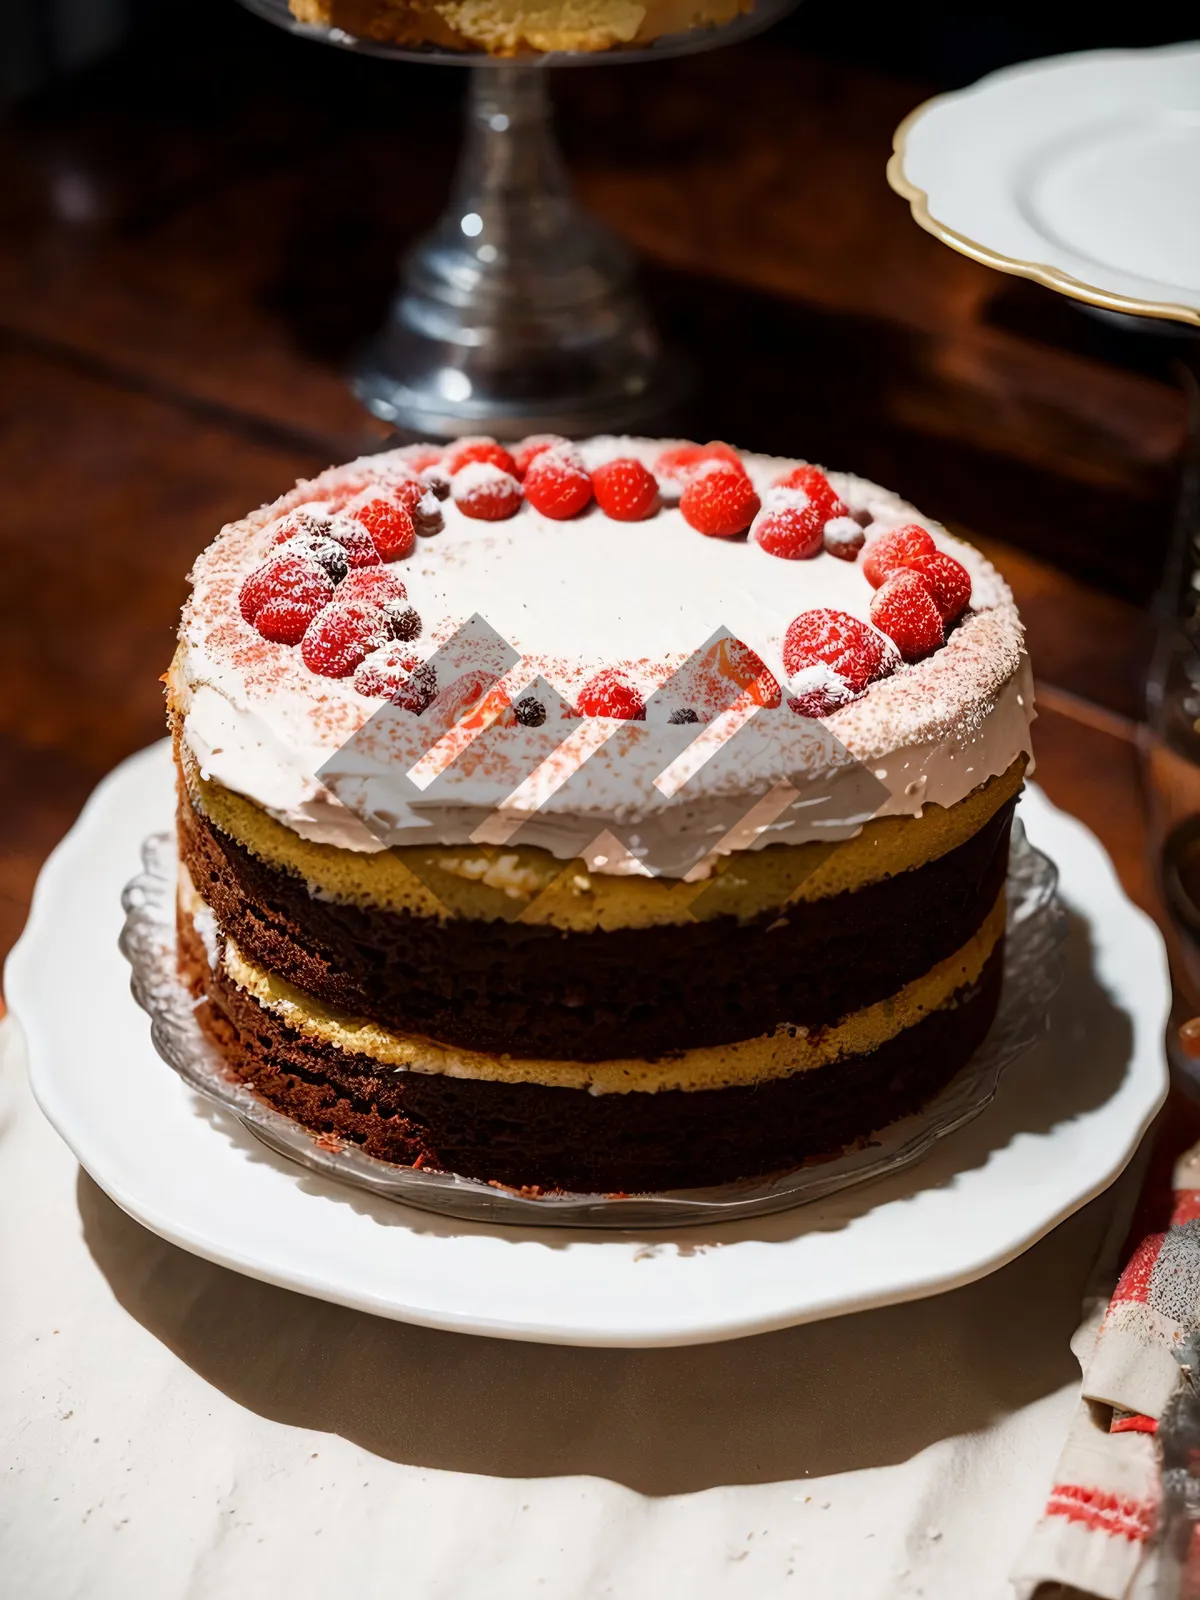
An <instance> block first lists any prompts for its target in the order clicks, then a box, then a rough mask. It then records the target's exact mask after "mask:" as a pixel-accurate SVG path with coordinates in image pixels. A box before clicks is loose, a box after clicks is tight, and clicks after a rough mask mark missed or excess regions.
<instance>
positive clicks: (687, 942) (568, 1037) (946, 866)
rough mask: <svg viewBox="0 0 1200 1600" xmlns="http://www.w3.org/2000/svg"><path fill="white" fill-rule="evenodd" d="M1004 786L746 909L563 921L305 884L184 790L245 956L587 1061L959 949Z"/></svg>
mask: <svg viewBox="0 0 1200 1600" xmlns="http://www.w3.org/2000/svg"><path fill="white" fill-rule="evenodd" d="M1012 808H1013V803H1012V802H1010V803H1008V804H1006V805H1004V806H1003V807H1001V809H1000V810H999V811H998V812H997V813H996V815H995V816H993V817H992V818H991V819H990V820H989V821H988V822H987V823H986V824H985V826H984V827H982V828H981V829H980V830H979V831H978V833H976V834H975V835H974V836H973V837H972V838H970V839H969V840H968V841H967V843H966V844H964V845H961V846H960V847H959V848H958V849H957V850H953V851H951V852H949V853H948V854H947V855H945V856H942V857H939V858H938V859H936V860H934V861H931V862H928V863H927V864H926V865H925V866H923V867H920V868H917V869H915V870H913V871H909V872H905V873H902V874H899V875H898V876H896V877H894V878H889V879H883V880H882V881H880V882H878V883H875V884H872V885H869V886H868V887H866V888H864V889H860V890H857V891H855V892H854V893H847V894H840V895H833V896H829V897H828V898H826V899H823V900H817V901H811V902H798V903H796V904H794V905H792V906H789V907H788V908H787V911H786V913H785V915H783V916H780V915H778V914H777V913H775V912H771V913H768V914H766V915H764V916H762V917H759V918H757V919H755V920H753V921H749V922H742V921H739V920H738V919H737V918H735V917H716V918H712V919H710V920H707V921H704V922H692V923H690V924H678V925H675V926H671V927H648V928H626V929H615V930H610V931H588V932H563V931H561V930H559V929H555V928H549V927H544V926H533V927H530V926H527V925H525V924H522V923H519V922H518V923H506V922H500V921H494V922H484V921H480V920H473V919H467V918H462V919H449V920H445V921H438V920H437V919H434V918H431V917H418V916H413V915H408V914H404V913H397V912H393V911H382V910H373V909H370V908H367V907H361V906H354V905H344V904H339V903H337V902H334V901H331V900H327V899H317V898H314V897H313V896H312V895H310V894H309V892H308V889H307V887H306V886H305V884H304V883H303V882H302V881H301V880H300V879H298V878H296V877H294V876H293V875H291V874H290V873H286V872H283V871H280V870H279V869H277V868H275V867H271V866H268V865H266V864H265V863H264V862H262V861H260V860H259V859H258V858H256V857H255V856H253V855H251V854H250V852H249V851H247V850H246V849H244V848H243V847H242V846H241V845H239V844H238V843H236V842H235V841H234V840H232V839H231V838H229V837H228V836H227V835H225V834H223V833H221V832H220V831H219V830H218V829H216V828H214V827H213V826H212V825H211V824H210V823H209V822H208V821H207V820H206V819H205V818H203V817H202V816H200V815H199V814H198V813H197V812H196V811H195V810H194V809H193V808H192V806H191V805H190V804H189V802H188V801H187V799H186V797H183V798H181V802H180V851H181V855H182V858H183V861H184V863H185V865H186V867H187V869H188V872H189V874H190V876H191V879H192V882H193V883H194V884H195V886H196V889H197V891H198V892H199V893H200V895H201V896H202V897H203V899H204V900H205V901H206V902H207V903H208V905H210V906H211V907H212V909H213V912H214V913H215V915H216V917H217V920H218V922H219V924H220V925H221V927H222V928H223V929H224V931H225V932H226V933H227V934H228V935H229V937H230V938H232V939H233V941H234V942H235V944H236V945H237V946H238V948H239V949H240V950H241V951H242V952H243V953H244V954H245V955H246V956H247V957H249V958H250V959H251V960H253V961H255V962H257V963H259V964H260V965H261V966H263V967H265V968H267V970H268V971H270V972H273V973H276V974H277V975H279V976H280V977H283V978H286V979H287V980H288V982H290V983H293V984H295V985H296V986H297V987H298V988H300V989H303V990H306V991H307V992H308V993H309V994H311V995H314V996H315V997H316V998H317V999H319V1000H321V1001H323V1002H325V1003H326V1004H328V1005H333V1006H337V1007H339V1008H341V1009H342V1010H344V1011H348V1012H352V1013H355V1014H356V1015H360V1016H363V1017H365V1018H367V1019H369V1020H371V1021H374V1022H379V1023H381V1024H383V1025H384V1026H385V1027H389V1028H393V1029H396V1030H399V1031H401V1032H410V1033H419V1034H424V1035H426V1036H428V1037H431V1038H434V1039H439V1040H443V1041H445V1042H447V1043H450V1044H456V1045H460V1046H462V1047H464V1048H466V1049H472V1050H483V1051H491V1052H497V1053H500V1052H503V1053H508V1054H514V1055H526V1056H548V1057H555V1058H568V1059H572V1060H580V1061H599V1060H604V1059H607V1058H611V1057H615V1056H655V1055H663V1054H667V1053H670V1052H672V1051H678V1050H687V1049H693V1048H696V1047H699V1046H704V1045H720V1044H726V1043H732V1042H734V1041H736V1040H740V1039H746V1038H751V1037H755V1036H757V1035H759V1034H764V1033H769V1032H771V1031H772V1030H773V1029H774V1028H775V1027H776V1026H777V1025H778V1024H779V1023H781V1022H789V1023H797V1024H802V1025H804V1026H807V1027H818V1026H822V1025H825V1024H828V1023H832V1022H836V1021H837V1020H838V1019H839V1018H841V1017H842V1016H844V1015H846V1014H847V1013H849V1012H853V1011H857V1010H860V1009H861V1008H862V1007H864V1006H867V1005H870V1004H872V1003H873V1002H874V1001H876V1000H880V999H883V998H885V997H886V996H888V995H891V994H894V993H895V992H896V991H897V990H898V989H899V988H901V987H902V986H903V985H904V984H905V983H907V982H909V981H910V980H911V979H913V978H916V977H918V976H920V975H921V974H922V973H924V972H926V971H928V970H929V968H930V967H932V966H934V965H935V964H936V963H937V962H938V961H940V960H942V959H944V958H945V957H947V956H949V955H951V954H952V953H953V952H954V951H955V950H957V949H959V948H960V947H961V946H962V945H963V944H964V943H965V942H966V941H967V940H968V939H969V938H970V937H971V936H972V934H973V933H975V931H976V930H977V929H978V928H979V926H980V924H981V923H982V922H983V920H984V918H985V917H986V915H987V914H988V912H989V911H990V909H991V908H992V906H993V905H994V904H995V901H996V897H997V895H998V894H999V892H1000V889H1001V886H1002V885H1003V882H1004V878H1005V873H1006V869H1007V862H1008V838H1009V829H1010V826H1011V820H1012Z"/></svg>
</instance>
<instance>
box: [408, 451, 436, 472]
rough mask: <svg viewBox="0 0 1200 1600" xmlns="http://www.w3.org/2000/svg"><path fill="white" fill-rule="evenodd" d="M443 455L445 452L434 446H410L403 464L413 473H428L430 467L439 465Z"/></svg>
mask: <svg viewBox="0 0 1200 1600" xmlns="http://www.w3.org/2000/svg"><path fill="white" fill-rule="evenodd" d="M444 454H445V451H444V450H440V449H439V448H438V446H437V445H435V444H430V445H410V446H409V450H408V453H407V454H406V455H405V457H404V462H405V465H406V466H407V467H409V468H410V469H411V470H412V471H413V472H428V470H429V468H430V467H436V466H439V465H440V464H441V460H442V457H443V455H444Z"/></svg>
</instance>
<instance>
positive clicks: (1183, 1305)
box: [1013, 1144, 1200, 1600]
mask: <svg viewBox="0 0 1200 1600" xmlns="http://www.w3.org/2000/svg"><path fill="white" fill-rule="evenodd" d="M1171 1187H1172V1190H1173V1205H1172V1209H1171V1217H1170V1224H1169V1226H1168V1227H1167V1228H1166V1230H1165V1231H1164V1232H1161V1233H1151V1234H1149V1235H1147V1236H1146V1237H1145V1238H1143V1239H1142V1242H1141V1243H1140V1244H1139V1245H1138V1246H1137V1248H1136V1249H1135V1250H1134V1252H1133V1254H1132V1256H1131V1257H1130V1258H1129V1261H1128V1264H1127V1266H1126V1267H1125V1270H1124V1271H1123V1272H1122V1273H1121V1275H1120V1278H1119V1279H1118V1281H1117V1285H1116V1288H1115V1289H1114V1290H1112V1293H1111V1296H1107V1295H1106V1294H1105V1292H1104V1285H1103V1284H1101V1285H1100V1286H1098V1287H1097V1289H1096V1292H1094V1293H1092V1294H1090V1295H1089V1298H1088V1300H1087V1302H1085V1307H1084V1320H1083V1322H1082V1323H1081V1324H1080V1327H1079V1329H1078V1330H1077V1332H1076V1334H1075V1337H1074V1339H1073V1340H1072V1341H1071V1348H1072V1349H1073V1350H1074V1352H1075V1354H1076V1356H1077V1357H1078V1360H1079V1364H1080V1366H1081V1367H1082V1369H1083V1392H1082V1395H1081V1397H1080V1402H1079V1409H1078V1411H1077V1412H1076V1415H1075V1419H1074V1422H1073V1423H1072V1426H1071V1429H1070V1432H1069V1433H1068V1435H1067V1440H1066V1443H1065V1445H1064V1446H1063V1451H1062V1454H1061V1456H1060V1457H1059V1461H1058V1467H1057V1469H1056V1471H1055V1474H1054V1483H1053V1487H1052V1488H1051V1490H1050V1495H1049V1498H1048V1500H1047V1502H1046V1508H1045V1510H1044V1512H1043V1513H1042V1516H1041V1519H1040V1521H1039V1522H1038V1523H1037V1525H1036V1527H1035V1528H1034V1530H1033V1533H1032V1535H1031V1536H1030V1538H1029V1541H1028V1543H1027V1544H1026V1546H1025V1549H1024V1551H1023V1552H1022V1556H1021V1559H1020V1561H1019V1562H1018V1565H1017V1569H1016V1571H1015V1572H1014V1573H1013V1583H1014V1585H1015V1587H1016V1590H1017V1593H1018V1595H1019V1596H1020V1597H1021V1600H1031V1597H1033V1596H1034V1595H1035V1594H1037V1593H1038V1592H1039V1590H1040V1589H1041V1586H1043V1585H1046V1586H1047V1588H1048V1592H1050V1593H1061V1588H1055V1586H1056V1585H1057V1586H1064V1587H1066V1588H1067V1589H1068V1590H1070V1591H1074V1592H1081V1593H1082V1594H1084V1595H1095V1596H1099V1597H1101V1600H1150V1597H1152V1596H1153V1597H1156V1600H1157V1597H1160V1596H1163V1595H1172V1596H1179V1600H1200V1538H1193V1537H1192V1535H1193V1533H1195V1532H1196V1531H1197V1530H1198V1529H1200V1522H1198V1521H1197V1515H1198V1513H1200V1387H1197V1388H1194V1387H1193V1380H1192V1379H1191V1377H1190V1375H1191V1374H1192V1373H1194V1374H1195V1380H1194V1381H1195V1382H1196V1383H1197V1384H1198V1385H1200V1144H1197V1145H1195V1146H1193V1147H1192V1148H1191V1149H1190V1150H1188V1151H1186V1152H1185V1153H1184V1154H1183V1155H1182V1156H1180V1157H1179V1158H1178V1160H1176V1162H1175V1163H1174V1171H1173V1174H1172V1180H1171ZM1108 1281H1109V1283H1110V1284H1111V1278H1110V1279H1109V1280H1108ZM1160 1424H1161V1429H1160ZM1193 1436H1194V1437H1193ZM1180 1441H1182V1445H1183V1448H1182V1454H1180V1450H1179V1443H1180ZM1172 1444H1174V1445H1175V1448H1174V1449H1173V1448H1172ZM1177 1456H1178V1457H1179V1459H1178V1461H1176V1460H1175V1457H1177ZM1164 1457H1165V1458H1166V1465H1167V1469H1168V1470H1167V1471H1166V1472H1165V1473H1164V1472H1163V1470H1162V1464H1163V1460H1164ZM1160 1530H1162V1534H1161V1536H1160Z"/></svg>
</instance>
